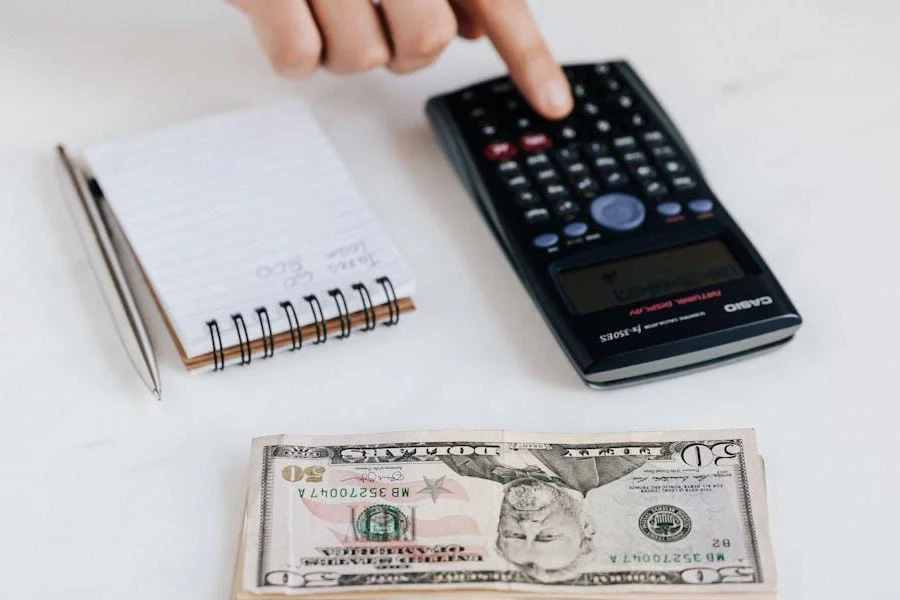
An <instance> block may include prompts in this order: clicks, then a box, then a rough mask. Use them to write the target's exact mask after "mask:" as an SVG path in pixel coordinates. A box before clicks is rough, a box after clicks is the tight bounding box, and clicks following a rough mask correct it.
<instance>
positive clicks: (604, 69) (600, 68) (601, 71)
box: [594, 63, 612, 75]
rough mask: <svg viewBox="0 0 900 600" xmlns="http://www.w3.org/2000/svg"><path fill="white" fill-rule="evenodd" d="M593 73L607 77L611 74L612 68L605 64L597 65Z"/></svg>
mask: <svg viewBox="0 0 900 600" xmlns="http://www.w3.org/2000/svg"><path fill="white" fill-rule="evenodd" d="M594 72H595V73H597V74H598V75H609V74H610V73H612V67H611V66H609V65H608V64H606V63H603V64H599V65H597V66H595V67H594Z"/></svg>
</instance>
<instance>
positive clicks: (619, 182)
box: [604, 171, 628, 187]
mask: <svg viewBox="0 0 900 600" xmlns="http://www.w3.org/2000/svg"><path fill="white" fill-rule="evenodd" d="M604 181H605V182H606V185H607V186H609V187H621V186H623V185H625V184H626V183H628V177H627V176H626V175H625V173H623V172H621V171H613V172H612V173H608V174H607V175H606V178H605V179H604Z"/></svg>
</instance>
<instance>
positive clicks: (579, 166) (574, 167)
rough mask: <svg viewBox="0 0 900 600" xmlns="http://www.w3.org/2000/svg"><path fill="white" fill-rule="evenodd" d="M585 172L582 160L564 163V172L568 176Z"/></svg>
mask: <svg viewBox="0 0 900 600" xmlns="http://www.w3.org/2000/svg"><path fill="white" fill-rule="evenodd" d="M587 172H588V168H587V165H586V164H584V163H583V162H574V163H570V164H567V165H566V173H568V174H569V176H570V177H578V176H581V175H587Z"/></svg>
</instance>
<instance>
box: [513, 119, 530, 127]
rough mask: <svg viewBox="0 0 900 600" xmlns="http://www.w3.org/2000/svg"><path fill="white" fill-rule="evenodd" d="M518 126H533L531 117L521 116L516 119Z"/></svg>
mask: <svg viewBox="0 0 900 600" xmlns="http://www.w3.org/2000/svg"><path fill="white" fill-rule="evenodd" d="M516 127H518V128H519V129H528V128H529V127H531V119H529V118H528V117H519V118H518V119H516Z"/></svg>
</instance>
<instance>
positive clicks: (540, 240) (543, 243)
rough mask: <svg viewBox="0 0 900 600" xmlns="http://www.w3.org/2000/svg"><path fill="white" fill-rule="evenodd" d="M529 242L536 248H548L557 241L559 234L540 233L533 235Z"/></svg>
mask: <svg viewBox="0 0 900 600" xmlns="http://www.w3.org/2000/svg"><path fill="white" fill-rule="evenodd" d="M531 242H532V243H533V244H534V245H535V246H537V247H538V248H550V247H552V246H555V245H556V244H558V243H559V236H558V235H556V234H555V233H542V234H541V235H538V236H535V238H534V239H533V240H531Z"/></svg>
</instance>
